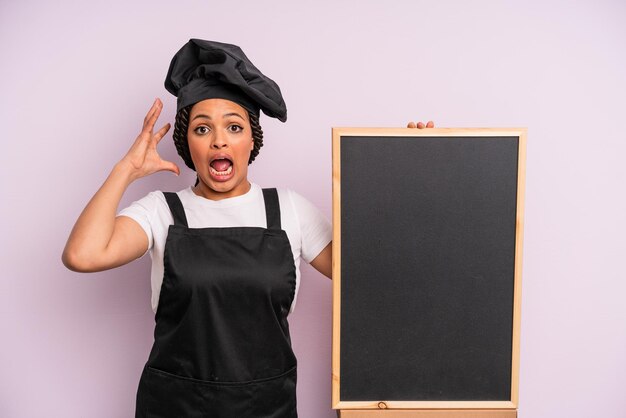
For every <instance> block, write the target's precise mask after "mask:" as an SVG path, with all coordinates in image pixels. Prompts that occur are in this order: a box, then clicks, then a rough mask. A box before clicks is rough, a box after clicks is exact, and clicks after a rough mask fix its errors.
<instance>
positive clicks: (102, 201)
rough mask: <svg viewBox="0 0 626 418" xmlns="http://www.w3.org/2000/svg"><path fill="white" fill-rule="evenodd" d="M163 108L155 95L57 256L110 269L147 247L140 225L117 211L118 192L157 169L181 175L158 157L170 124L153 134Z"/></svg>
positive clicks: (88, 268) (82, 267) (77, 267)
mask: <svg viewBox="0 0 626 418" xmlns="http://www.w3.org/2000/svg"><path fill="white" fill-rule="evenodd" d="M162 108H163V104H162V103H161V101H160V100H159V99H157V100H155V102H154V104H153V105H152V107H151V108H150V111H149V112H148V114H147V115H146V117H145V119H144V122H143V128H142V130H141V133H140V134H139V136H138V137H137V139H136V140H135V143H134V144H133V145H132V147H131V148H130V150H129V151H128V153H127V154H126V156H124V158H123V159H122V160H121V161H120V162H118V163H117V164H116V165H115V167H114V168H113V170H112V171H111V173H110V174H109V176H108V177H107V179H106V181H105V182H104V184H103V185H102V187H100V189H99V190H98V191H97V192H96V194H95V195H94V196H93V197H92V198H91V200H90V201H89V203H88V204H87V206H86V207H85V209H83V212H82V213H81V214H80V216H79V217H78V220H77V221H76V224H75V225H74V228H73V229H72V232H71V233H70V236H69V238H68V240H67V244H66V245H65V249H64V250H63V255H62V257H61V259H62V261H63V264H64V265H65V266H66V267H67V268H69V269H70V270H74V271H80V272H93V271H101V270H108V269H111V268H114V267H118V266H121V265H123V264H126V263H128V262H130V261H132V260H134V259H136V258H138V257H139V256H141V255H142V254H143V253H145V252H146V250H147V249H148V237H147V236H146V234H145V232H144V231H143V229H142V228H141V226H140V225H139V224H138V223H137V222H135V221H134V220H132V219H130V218H128V217H125V216H120V217H116V216H115V214H116V210H117V207H118V205H119V203H120V200H121V198H122V195H123V194H124V192H125V191H126V189H127V188H128V186H129V185H130V184H131V183H132V182H133V181H134V180H136V179H138V178H141V177H144V176H147V175H149V174H152V173H155V172H157V171H161V170H169V171H172V172H174V173H176V174H179V169H178V167H177V166H176V165H175V164H174V163H172V162H169V161H164V160H162V159H161V157H160V156H159V154H158V153H157V150H156V146H157V144H158V143H159V141H160V140H161V138H163V136H164V135H165V134H166V133H167V131H168V130H169V129H170V124H169V123H168V124H166V125H165V126H163V127H162V128H161V129H160V130H159V131H158V132H156V133H153V129H154V125H155V123H156V121H157V119H158V117H159V114H160V113H161V109H162Z"/></svg>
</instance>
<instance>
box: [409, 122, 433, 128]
mask: <svg viewBox="0 0 626 418" xmlns="http://www.w3.org/2000/svg"><path fill="white" fill-rule="evenodd" d="M406 127H407V128H417V129H424V128H434V127H435V122H433V121H432V120H429V121H428V123H427V124H426V125H424V122H421V121H420V122H417V123H415V122H409V123H408V124H407V125H406Z"/></svg>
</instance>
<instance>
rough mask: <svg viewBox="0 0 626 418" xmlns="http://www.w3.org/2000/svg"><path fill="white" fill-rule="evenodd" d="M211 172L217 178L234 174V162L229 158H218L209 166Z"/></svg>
mask: <svg viewBox="0 0 626 418" xmlns="http://www.w3.org/2000/svg"><path fill="white" fill-rule="evenodd" d="M209 171H210V172H211V174H212V175H214V176H217V177H225V176H228V175H229V174H231V173H232V172H233V162H232V161H231V160H230V159H229V158H216V159H215V160H213V161H211V163H210V164H209Z"/></svg>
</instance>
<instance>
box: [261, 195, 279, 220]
mask: <svg viewBox="0 0 626 418" xmlns="http://www.w3.org/2000/svg"><path fill="white" fill-rule="evenodd" d="M263 199H264V200H265V216H266V217H267V229H281V226H280V204H279V203H278V192H277V191H276V189H263Z"/></svg>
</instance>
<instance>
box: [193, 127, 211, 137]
mask: <svg viewBox="0 0 626 418" xmlns="http://www.w3.org/2000/svg"><path fill="white" fill-rule="evenodd" d="M193 131H194V133H196V134H197V135H204V134H207V133H209V128H208V127H207V126H204V125H200V126H198V127H197V128H196V129H194V130H193Z"/></svg>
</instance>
